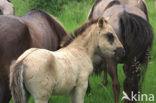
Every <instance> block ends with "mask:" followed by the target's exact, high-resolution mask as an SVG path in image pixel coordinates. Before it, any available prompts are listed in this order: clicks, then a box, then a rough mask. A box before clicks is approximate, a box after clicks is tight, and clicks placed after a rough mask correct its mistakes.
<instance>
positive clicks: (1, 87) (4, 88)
mask: <svg viewBox="0 0 156 103" xmlns="http://www.w3.org/2000/svg"><path fill="white" fill-rule="evenodd" d="M6 82H7V81H6ZM10 99H11V94H10V91H9V84H8V83H5V82H0V103H9V101H10Z"/></svg>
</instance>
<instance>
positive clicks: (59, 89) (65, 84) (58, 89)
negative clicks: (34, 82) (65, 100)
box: [52, 76, 76, 95]
mask: <svg viewBox="0 0 156 103" xmlns="http://www.w3.org/2000/svg"><path fill="white" fill-rule="evenodd" d="M75 86H76V78H75V77H73V76H72V77H71V76H67V77H64V78H60V80H58V81H57V83H56V85H55V86H54V89H53V91H52V94H54V95H56V94H67V93H70V92H71V91H72V89H73V88H74V87H75Z"/></svg>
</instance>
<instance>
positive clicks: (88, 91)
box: [87, 80, 91, 95]
mask: <svg viewBox="0 0 156 103" xmlns="http://www.w3.org/2000/svg"><path fill="white" fill-rule="evenodd" d="M90 91H91V87H90V83H89V80H88V87H87V95H89V93H90Z"/></svg>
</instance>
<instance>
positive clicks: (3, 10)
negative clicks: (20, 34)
mask: <svg viewBox="0 0 156 103" xmlns="http://www.w3.org/2000/svg"><path fill="white" fill-rule="evenodd" d="M0 15H14V6H13V4H12V3H11V2H10V0H0Z"/></svg>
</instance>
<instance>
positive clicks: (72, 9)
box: [10, 0, 156, 103]
mask: <svg viewBox="0 0 156 103" xmlns="http://www.w3.org/2000/svg"><path fill="white" fill-rule="evenodd" d="M11 2H12V3H13V4H14V7H15V14H16V15H17V16H23V15H25V14H26V13H27V12H28V11H29V10H31V9H33V8H36V9H41V10H44V11H47V12H49V13H50V14H52V15H54V16H55V17H56V18H57V19H58V20H59V21H60V22H61V23H62V24H63V26H64V27H65V29H66V30H67V32H72V31H74V29H76V28H77V27H78V26H80V25H81V24H83V23H84V22H85V21H86V20H87V16H88V13H89V10H90V8H91V7H92V5H93V3H94V2H95V0H11ZM146 2H147V7H148V12H149V19H150V23H151V25H152V27H153V30H154V31H155V34H156V0H146ZM155 38H156V36H155V37H154V43H153V49H152V59H151V61H150V62H149V65H148V69H147V73H146V76H145V80H144V83H143V86H142V89H141V92H142V93H145V94H154V95H155V99H156V39H155ZM118 76H119V81H120V85H121V94H120V98H121V97H122V96H123V94H122V91H123V81H124V78H125V75H124V73H123V69H122V64H119V65H118ZM102 80H103V73H102V75H101V76H95V75H94V74H93V75H92V76H91V78H90V80H89V81H90V83H91V88H92V90H91V93H90V94H89V96H86V97H85V103H114V100H113V99H114V97H113V92H112V81H111V79H110V77H108V80H109V83H108V85H107V86H103V85H102V84H101V81H102ZM120 100H121V99H120ZM10 103H13V102H12V100H11V101H10ZM29 103H34V101H33V99H32V98H31V99H30V101H29ZM50 103H69V97H68V95H65V96H52V98H51V99H50ZM121 103H122V102H121ZM141 103H143V102H141ZM146 103H148V102H146ZM150 103H151V102H150ZM153 103H156V100H155V102H153Z"/></svg>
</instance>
